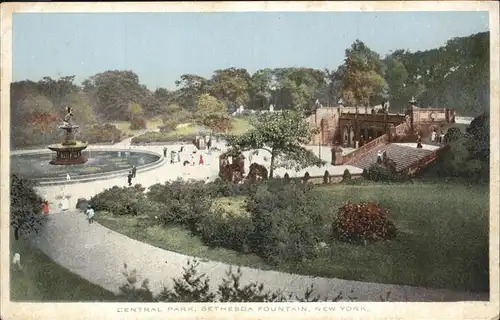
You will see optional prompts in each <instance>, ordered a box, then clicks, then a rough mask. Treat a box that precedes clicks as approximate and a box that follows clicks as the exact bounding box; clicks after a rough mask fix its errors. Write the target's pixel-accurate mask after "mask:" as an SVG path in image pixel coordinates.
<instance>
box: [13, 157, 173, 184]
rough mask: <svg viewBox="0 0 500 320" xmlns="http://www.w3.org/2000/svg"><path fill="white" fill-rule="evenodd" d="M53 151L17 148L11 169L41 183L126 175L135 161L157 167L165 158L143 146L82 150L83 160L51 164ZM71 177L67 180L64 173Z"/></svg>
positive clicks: (144, 166)
mask: <svg viewBox="0 0 500 320" xmlns="http://www.w3.org/2000/svg"><path fill="white" fill-rule="evenodd" d="M53 155H54V154H53V153H52V152H50V151H48V150H47V151H44V150H40V151H31V150H29V151H21V150H20V151H17V152H14V153H12V154H11V156H10V171H11V173H16V174H19V175H20V176H22V177H24V178H27V179H30V180H34V181H37V182H38V183H39V184H40V185H56V184H69V183H82V182H90V181H95V180H104V179H109V178H113V177H117V176H126V175H127V174H128V172H129V171H130V170H131V169H132V167H133V166H134V165H135V166H136V168H137V172H138V173H139V172H144V171H148V170H152V169H154V168H157V167H159V166H161V165H163V163H164V158H163V157H162V156H161V155H160V154H157V153H155V152H151V151H145V150H128V149H112V150H105V149H104V150H103V149H98V150H92V149H91V150H85V151H83V152H82V157H85V159H86V160H87V162H86V163H79V164H69V165H65V166H54V165H52V164H50V162H51V161H52V160H53V158H52V156H53ZM67 174H69V175H70V177H71V180H70V181H67V180H66V175H67Z"/></svg>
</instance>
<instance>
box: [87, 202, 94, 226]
mask: <svg viewBox="0 0 500 320" xmlns="http://www.w3.org/2000/svg"><path fill="white" fill-rule="evenodd" d="M85 214H86V215H87V220H89V224H91V223H92V222H94V215H95V212H94V209H92V207H91V206H90V205H89V206H88V207H87V211H85Z"/></svg>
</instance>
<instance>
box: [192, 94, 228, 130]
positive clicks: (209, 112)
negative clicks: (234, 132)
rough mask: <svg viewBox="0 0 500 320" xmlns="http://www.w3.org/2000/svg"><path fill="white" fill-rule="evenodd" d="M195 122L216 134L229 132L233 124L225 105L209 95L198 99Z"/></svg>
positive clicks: (203, 95)
mask: <svg viewBox="0 0 500 320" xmlns="http://www.w3.org/2000/svg"><path fill="white" fill-rule="evenodd" d="M194 120H195V123H196V124H198V125H201V126H204V127H206V128H209V129H210V130H213V131H215V132H224V131H226V130H228V129H229V127H230V123H231V119H230V118H229V114H228V112H227V108H226V106H225V105H224V103H222V102H221V101H220V100H219V99H217V98H216V97H213V96H211V95H209V94H208V93H205V94H202V95H200V96H199V97H198V101H197V103H196V111H195V113H194Z"/></svg>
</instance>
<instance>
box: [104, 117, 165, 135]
mask: <svg viewBox="0 0 500 320" xmlns="http://www.w3.org/2000/svg"><path fill="white" fill-rule="evenodd" d="M146 123H147V129H156V128H158V126H161V124H162V121H161V120H160V119H149V120H147V121H146ZM111 124H114V125H115V126H116V127H117V128H118V129H120V130H121V131H122V132H123V133H125V134H129V133H135V132H137V131H141V130H130V121H113V122H111Z"/></svg>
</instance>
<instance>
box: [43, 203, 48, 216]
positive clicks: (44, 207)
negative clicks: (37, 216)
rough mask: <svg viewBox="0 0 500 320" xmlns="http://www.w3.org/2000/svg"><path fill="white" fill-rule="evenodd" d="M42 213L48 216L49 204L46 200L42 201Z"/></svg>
mask: <svg viewBox="0 0 500 320" xmlns="http://www.w3.org/2000/svg"><path fill="white" fill-rule="evenodd" d="M42 212H43V214H49V202H48V201H47V200H44V201H42Z"/></svg>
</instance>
